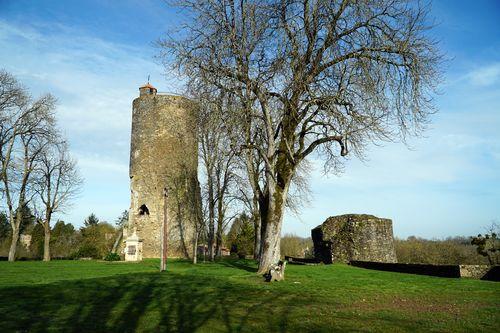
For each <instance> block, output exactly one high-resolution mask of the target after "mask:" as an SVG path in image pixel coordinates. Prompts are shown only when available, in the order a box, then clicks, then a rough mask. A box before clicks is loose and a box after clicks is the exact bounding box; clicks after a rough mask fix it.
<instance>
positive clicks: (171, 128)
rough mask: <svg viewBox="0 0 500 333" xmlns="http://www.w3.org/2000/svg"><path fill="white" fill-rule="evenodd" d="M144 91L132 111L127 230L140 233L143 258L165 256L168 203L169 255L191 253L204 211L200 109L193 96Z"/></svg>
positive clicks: (147, 87)
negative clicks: (198, 133) (200, 180)
mask: <svg viewBox="0 0 500 333" xmlns="http://www.w3.org/2000/svg"><path fill="white" fill-rule="evenodd" d="M139 93H140V95H139V97H138V98H136V99H135V100H134V101H133V111H132V138H131V149H130V190H131V203H130V212H129V225H128V233H129V234H130V233H131V232H132V231H134V230H135V231H136V234H137V236H138V237H139V239H140V240H141V241H142V249H143V253H142V255H143V257H144V258H158V257H160V252H161V243H162V241H161V240H162V226H163V219H164V211H165V210H164V206H165V204H164V203H165V202H167V204H166V206H167V209H166V212H167V224H168V227H167V230H168V256H170V257H189V256H191V255H192V253H193V240H194V233H195V223H196V219H197V218H199V216H200V215H199V214H200V210H201V206H200V205H201V203H200V198H199V195H200V192H199V185H198V178H197V175H198V171H197V168H198V152H197V149H198V143H197V139H196V111H195V108H194V105H193V103H191V102H190V100H188V99H186V98H184V97H181V96H172V95H164V94H158V93H157V90H156V88H154V87H153V86H151V85H150V84H149V83H148V84H146V85H144V86H142V87H140V88H139ZM164 189H167V190H168V198H167V199H166V200H165V198H164ZM124 236H126V235H124ZM124 238H126V237H124Z"/></svg>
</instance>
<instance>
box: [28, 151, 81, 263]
mask: <svg viewBox="0 0 500 333" xmlns="http://www.w3.org/2000/svg"><path fill="white" fill-rule="evenodd" d="M35 172H36V177H35V178H36V185H35V191H36V193H37V199H38V201H39V202H40V203H41V207H42V211H43V213H42V214H41V218H39V219H38V222H39V223H40V224H41V225H42V226H43V230H44V246H43V260H44V261H50V230H51V225H50V223H51V221H52V216H53V215H54V214H55V213H62V212H64V210H65V209H66V208H68V207H69V206H70V205H71V203H72V200H73V199H75V197H76V196H77V195H78V193H79V191H80V190H81V186H82V184H83V179H82V177H81V176H80V174H79V172H78V169H77V165H76V161H75V160H74V159H73V158H71V156H70V155H69V151H68V145H67V144H66V142H56V143H52V144H50V145H48V146H47V147H46V148H45V149H44V150H43V151H42V152H41V154H40V157H39V161H38V163H37V167H36V171H35Z"/></svg>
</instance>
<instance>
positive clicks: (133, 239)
mask: <svg viewBox="0 0 500 333" xmlns="http://www.w3.org/2000/svg"><path fill="white" fill-rule="evenodd" d="M124 252H125V261H141V260H142V240H141V239H139V236H137V229H134V233H133V234H132V235H130V236H129V237H128V238H127V239H126V240H125V249H124Z"/></svg>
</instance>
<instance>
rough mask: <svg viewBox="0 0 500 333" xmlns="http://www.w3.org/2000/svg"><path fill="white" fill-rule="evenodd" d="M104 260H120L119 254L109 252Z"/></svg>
mask: <svg viewBox="0 0 500 333" xmlns="http://www.w3.org/2000/svg"><path fill="white" fill-rule="evenodd" d="M104 260H106V261H120V260H121V258H120V255H119V254H118V253H114V252H109V253H108V254H106V256H105V257H104Z"/></svg>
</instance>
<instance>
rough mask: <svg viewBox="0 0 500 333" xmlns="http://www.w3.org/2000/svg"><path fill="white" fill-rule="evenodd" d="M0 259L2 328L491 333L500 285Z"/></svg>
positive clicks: (369, 274) (365, 273) (333, 272)
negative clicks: (275, 276) (271, 278)
mask: <svg viewBox="0 0 500 333" xmlns="http://www.w3.org/2000/svg"><path fill="white" fill-rule="evenodd" d="M158 264H159V262H158V261H157V260H147V261H144V262H142V263H123V262H109V263H108V262H98V261H53V262H49V263H44V262H15V263H8V262H0V331H1V332H11V331H21V332H26V331H28V332H51V331H65V332H85V331H86V332H134V331H138V332H193V331H197V332H263V331H264V332H285V331H287V332H305V331H310V332H332V331H380V332H382V331H384V332H385V331H392V332H402V331H407V332H414V331H426V332H429V331H430V332H433V331H434V332H444V331H448V332H457V331H464V332H465V331H469V332H470V331H474V332H478V331H483V332H488V331H489V332H495V331H497V330H498V327H500V318H499V312H498V311H499V309H500V283H495V282H489V281H477V280H468V279H447V278H437V277H428V276H418V275H410V274H399V273H391V272H379V271H372V270H365V269H362V268H356V267H350V266H346V265H329V266H292V265H288V267H287V271H286V280H285V281H283V282H275V283H265V282H263V281H262V278H261V277H260V276H258V275H257V274H256V273H255V271H256V265H255V263H253V262H251V261H237V260H225V261H221V262H217V263H213V264H209V263H207V264H203V263H201V264H198V265H192V264H190V263H189V262H186V261H179V260H177V261H169V266H168V272H166V273H159V272H158Z"/></svg>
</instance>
